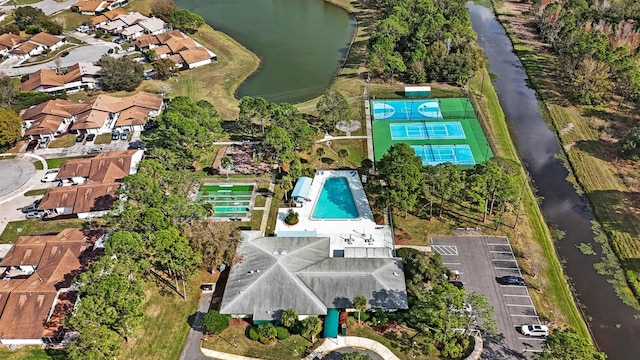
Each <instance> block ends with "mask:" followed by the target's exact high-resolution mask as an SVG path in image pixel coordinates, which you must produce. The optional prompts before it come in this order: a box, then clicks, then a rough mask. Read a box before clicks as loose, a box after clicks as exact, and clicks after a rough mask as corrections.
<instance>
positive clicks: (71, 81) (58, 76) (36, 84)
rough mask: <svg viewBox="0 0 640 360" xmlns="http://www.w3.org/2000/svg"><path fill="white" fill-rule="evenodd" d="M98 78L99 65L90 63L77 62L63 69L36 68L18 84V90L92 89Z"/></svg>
mask: <svg viewBox="0 0 640 360" xmlns="http://www.w3.org/2000/svg"><path fill="white" fill-rule="evenodd" d="M99 78H100V67H99V66H95V65H93V64H91V63H77V64H74V65H71V66H70V67H69V68H68V69H66V70H64V71H62V72H61V71H56V70H51V69H42V70H38V71H36V72H34V73H31V74H30V75H29V79H28V80H27V81H25V82H23V83H22V84H21V85H20V91H42V92H46V93H61V92H63V91H66V92H67V93H73V92H77V91H80V90H83V89H94V88H95V87H96V86H97V85H98V81H99Z"/></svg>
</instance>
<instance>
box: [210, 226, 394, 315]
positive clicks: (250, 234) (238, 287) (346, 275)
mask: <svg viewBox="0 0 640 360" xmlns="http://www.w3.org/2000/svg"><path fill="white" fill-rule="evenodd" d="M242 237H243V240H242V242H241V243H240V245H239V246H238V249H237V256H236V259H238V260H237V261H236V263H234V265H233V266H232V268H231V273H230V274H229V279H228V281H227V285H226V288H225V292H224V296H223V298H222V304H221V306H220V312H221V313H223V314H242V315H252V316H253V319H254V320H277V319H279V318H280V314H281V312H282V311H284V310H286V309H290V308H292V309H295V310H296V311H297V312H298V313H299V314H301V315H325V314H326V313H327V308H347V307H353V304H352V299H353V298H354V297H356V296H358V295H365V296H367V298H369V303H370V305H371V307H372V308H383V309H406V308H407V295H406V287H405V281H404V272H403V269H402V262H401V261H400V259H397V258H366V259H365V258H331V257H329V238H327V237H288V238H283V237H278V238H265V237H261V234H260V233H259V232H256V231H247V232H243V233H242Z"/></svg>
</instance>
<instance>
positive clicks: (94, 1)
mask: <svg viewBox="0 0 640 360" xmlns="http://www.w3.org/2000/svg"><path fill="white" fill-rule="evenodd" d="M103 4H104V6H101V5H103ZM106 5H107V4H106V2H105V1H102V0H80V1H78V2H77V3H75V4H73V5H71V6H77V7H78V8H79V9H80V11H86V12H94V11H100V10H103V9H104V8H106Z"/></svg>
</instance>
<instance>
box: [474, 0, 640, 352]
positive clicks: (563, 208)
mask: <svg viewBox="0 0 640 360" xmlns="http://www.w3.org/2000/svg"><path fill="white" fill-rule="evenodd" d="M467 7H468V8H469V11H470V13H471V20H472V22H473V28H474V30H475V31H476V32H477V33H478V40H477V43H478V44H479V45H480V46H481V47H482V48H483V49H484V52H485V54H486V55H487V58H488V60H489V65H490V69H491V72H493V73H495V74H496V75H497V76H498V78H497V80H496V82H495V84H494V86H495V88H496V92H497V93H498V97H499V99H500V104H501V105H502V108H503V109H504V112H505V115H506V117H507V121H508V124H509V128H510V131H511V134H512V137H513V138H514V140H515V142H516V147H517V150H518V153H519V155H520V157H521V159H522V160H523V161H524V163H525V165H526V167H527V170H528V171H529V173H530V175H531V178H532V180H533V182H534V183H535V186H536V188H537V192H536V193H537V195H539V196H540V197H541V198H542V199H543V200H542V203H541V209H542V213H543V214H544V217H545V219H546V221H547V223H548V224H549V225H550V227H554V228H557V229H558V230H561V231H563V232H564V233H565V236H564V238H562V240H559V241H558V242H557V243H556V250H557V252H558V255H559V257H560V258H561V259H563V260H564V261H565V264H564V268H565V272H566V274H567V275H568V276H569V277H570V278H571V283H572V284H573V286H574V288H575V291H574V294H575V296H576V297H577V298H578V300H579V301H580V303H582V304H583V305H584V313H585V315H586V318H587V319H590V327H591V331H592V333H593V336H594V338H595V340H596V342H597V344H598V346H599V347H600V349H601V350H602V351H604V352H606V353H607V355H608V356H609V359H636V358H638V352H639V351H640V342H635V341H630V339H638V338H639V336H640V322H638V320H635V319H634V315H635V314H637V312H636V311H634V310H633V309H632V308H631V307H628V306H626V305H624V304H623V303H622V301H620V300H619V299H618V298H617V297H616V295H615V293H614V290H613V288H612V286H611V284H609V283H608V282H607V280H608V277H606V276H602V275H598V274H597V273H596V271H595V269H594V268H593V265H594V263H596V262H598V261H600V256H590V255H584V254H582V253H581V252H580V251H579V250H578V248H577V245H579V244H581V243H588V244H591V245H592V246H593V248H594V249H595V250H596V251H597V252H598V253H600V250H601V247H600V245H599V244H597V243H596V242H595V241H594V240H593V238H594V234H593V232H592V230H591V221H592V220H593V216H592V214H591V209H590V207H589V205H588V204H587V202H586V201H585V200H584V199H583V198H582V197H581V196H579V195H578V193H577V192H576V190H575V189H574V187H573V185H572V184H571V183H569V182H568V181H567V180H566V179H567V176H568V175H569V173H568V171H567V169H566V168H565V167H564V164H563V161H562V160H561V159H559V158H558V157H556V155H557V154H561V153H562V149H561V147H560V144H559V142H558V139H557V137H556V135H555V133H554V132H552V131H551V130H550V129H549V126H548V125H547V124H546V123H545V122H544V121H543V119H542V117H541V115H540V112H539V110H538V100H537V98H536V94H535V91H533V90H532V89H530V88H529V87H528V86H527V83H526V79H527V74H526V73H525V71H524V69H523V68H522V64H521V63H520V61H519V59H518V58H517V57H516V56H515V55H514V54H513V52H512V45H511V42H510V41H509V39H508V37H507V36H506V34H505V32H504V29H503V28H502V26H501V25H500V24H499V23H498V22H497V21H496V19H495V16H494V14H493V12H492V11H491V10H490V9H488V8H486V7H483V6H480V5H476V4H473V3H468V4H467Z"/></svg>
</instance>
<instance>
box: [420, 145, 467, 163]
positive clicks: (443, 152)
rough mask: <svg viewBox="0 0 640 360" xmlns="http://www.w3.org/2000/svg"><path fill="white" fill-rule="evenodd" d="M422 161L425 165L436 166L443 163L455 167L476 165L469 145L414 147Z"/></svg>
mask: <svg viewBox="0 0 640 360" xmlns="http://www.w3.org/2000/svg"><path fill="white" fill-rule="evenodd" d="M411 148H413V151H415V152H416V155H418V156H419V157H420V158H421V159H422V164H423V165H429V166H434V165H438V164H442V163H446V162H449V163H452V164H454V165H475V164H476V162H475V160H473V154H472V153H471V148H470V147H469V145H417V146H412V147H411Z"/></svg>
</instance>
